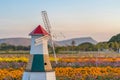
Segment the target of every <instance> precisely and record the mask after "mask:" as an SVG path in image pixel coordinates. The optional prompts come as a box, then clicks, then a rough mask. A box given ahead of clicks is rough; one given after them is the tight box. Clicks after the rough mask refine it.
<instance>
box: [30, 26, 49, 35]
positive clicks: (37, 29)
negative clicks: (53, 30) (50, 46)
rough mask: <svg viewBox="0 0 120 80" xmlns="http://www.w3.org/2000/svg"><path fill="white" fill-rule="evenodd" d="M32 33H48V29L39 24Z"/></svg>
mask: <svg viewBox="0 0 120 80" xmlns="http://www.w3.org/2000/svg"><path fill="white" fill-rule="evenodd" d="M30 35H48V33H47V31H46V30H45V29H44V28H42V26H41V25H38V27H37V28H35V29H34V30H33V31H32V32H31V33H30Z"/></svg>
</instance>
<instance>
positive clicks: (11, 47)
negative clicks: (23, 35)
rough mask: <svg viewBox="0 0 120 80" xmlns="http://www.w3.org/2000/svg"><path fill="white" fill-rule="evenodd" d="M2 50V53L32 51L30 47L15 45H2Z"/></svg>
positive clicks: (0, 45)
mask: <svg viewBox="0 0 120 80" xmlns="http://www.w3.org/2000/svg"><path fill="white" fill-rule="evenodd" d="M0 50H1V51H17V50H24V51H28V50H30V46H15V45H10V44H6V43H2V44H0Z"/></svg>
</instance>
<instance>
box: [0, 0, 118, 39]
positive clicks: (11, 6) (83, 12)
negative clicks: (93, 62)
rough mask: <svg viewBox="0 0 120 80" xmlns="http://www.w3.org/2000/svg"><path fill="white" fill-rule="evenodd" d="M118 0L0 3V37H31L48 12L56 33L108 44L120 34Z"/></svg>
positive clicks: (16, 1)
mask: <svg viewBox="0 0 120 80" xmlns="http://www.w3.org/2000/svg"><path fill="white" fill-rule="evenodd" d="M119 3H120V1H119V0H109V1H108V0H99V1H98V0H59V1H58V0H34V1H33V0H9V1H8V0H0V38H10V37H29V36H28V34H29V33H30V32H31V31H32V30H33V29H34V28H35V27H37V26H38V25H39V24H40V25H42V26H43V27H44V24H43V21H42V17H41V11H43V10H46V11H47V12H48V16H49V19H50V23H51V25H52V28H53V31H54V32H55V33H56V34H59V33H61V32H62V33H63V34H64V35H65V38H63V37H59V39H58V40H60V38H61V39H62V40H63V39H69V38H79V37H92V38H93V39H95V40H96V41H108V40H109V39H110V38H111V37H112V36H113V35H116V34H118V33H120V5H119Z"/></svg>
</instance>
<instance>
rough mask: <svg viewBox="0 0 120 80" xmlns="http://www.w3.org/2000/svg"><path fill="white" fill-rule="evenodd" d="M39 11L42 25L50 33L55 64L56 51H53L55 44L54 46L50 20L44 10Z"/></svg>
mask: <svg viewBox="0 0 120 80" xmlns="http://www.w3.org/2000/svg"><path fill="white" fill-rule="evenodd" d="M41 13H42V18H43V22H44V26H45V28H46V30H47V32H48V33H49V35H50V43H51V46H52V51H53V54H54V57H55V62H56V64H57V63H58V62H57V57H56V53H55V46H54V41H53V34H52V29H51V25H50V21H49V19H48V15H47V12H46V11H42V12H41Z"/></svg>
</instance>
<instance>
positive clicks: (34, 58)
mask: <svg viewBox="0 0 120 80" xmlns="http://www.w3.org/2000/svg"><path fill="white" fill-rule="evenodd" d="M30 36H31V49H30V59H29V62H28V65H27V67H26V70H25V72H24V74H23V77H22V80H56V77H55V71H53V69H52V67H51V63H50V60H49V54H48V40H49V38H50V35H49V33H47V32H46V30H45V29H44V28H42V27H41V26H40V25H39V26H38V27H37V28H36V29H34V30H33V31H32V32H31V33H30Z"/></svg>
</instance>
